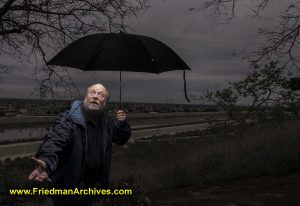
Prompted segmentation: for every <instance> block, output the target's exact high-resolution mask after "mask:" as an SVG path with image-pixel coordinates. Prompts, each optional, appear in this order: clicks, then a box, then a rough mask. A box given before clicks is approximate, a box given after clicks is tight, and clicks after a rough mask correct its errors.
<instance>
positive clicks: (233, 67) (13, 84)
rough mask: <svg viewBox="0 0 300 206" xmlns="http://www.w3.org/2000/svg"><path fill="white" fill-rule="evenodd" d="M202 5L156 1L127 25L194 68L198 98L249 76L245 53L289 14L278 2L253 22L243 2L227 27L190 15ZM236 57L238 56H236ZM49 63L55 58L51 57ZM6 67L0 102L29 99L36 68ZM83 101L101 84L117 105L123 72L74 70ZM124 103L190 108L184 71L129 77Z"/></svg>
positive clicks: (191, 75)
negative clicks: (8, 70) (261, 33)
mask: <svg viewBox="0 0 300 206" xmlns="http://www.w3.org/2000/svg"><path fill="white" fill-rule="evenodd" d="M199 2H201V1H198V0H189V1H181V0H164V1H162V0H153V1H150V4H151V8H150V9H149V10H148V11H146V12H145V13H144V14H143V15H141V16H140V17H139V18H138V19H133V18H131V19H128V20H127V23H128V24H130V25H131V28H132V30H131V31H130V32H131V33H137V34H142V35H146V36H151V37H153V38H157V39H158V40H160V41H162V42H164V43H166V44H167V45H168V46H169V47H171V48H172V49H173V50H174V51H175V52H176V53H177V54H178V55H180V56H181V57H182V58H183V59H184V60H185V61H186V63H187V64H188V65H189V66H190V67H191V68H192V71H188V72H187V76H186V77H187V83H188V90H189V92H191V93H193V92H194V93H195V92H196V93H197V92H199V91H202V90H205V89H216V88H220V87H223V86H224V85H225V84H226V82H227V81H232V80H234V79H237V78H239V77H240V76H241V75H242V74H245V73H247V71H248V66H249V64H248V62H247V61H245V60H242V59H241V55H237V56H236V54H239V52H240V51H244V50H248V51H251V50H255V49H256V48H257V47H258V45H259V42H260V41H261V40H262V37H260V36H258V35H257V29H258V28H259V27H267V26H272V25H274V23H275V22H274V21H271V20H270V19H272V18H271V17H274V14H275V13H278V11H279V9H282V8H284V7H283V6H284V5H285V4H286V2H283V1H281V2H274V3H273V6H271V7H270V8H268V9H267V10H265V11H264V14H265V15H266V16H267V17H269V19H268V18H261V19H256V20H255V19H253V20H251V19H250V18H249V9H248V8H247V7H246V6H245V4H247V3H248V4H251V2H253V1H243V3H240V4H238V5H237V7H238V9H239V10H238V13H237V15H238V19H236V20H234V21H232V22H231V23H230V24H227V25H223V24H220V23H221V22H222V18H220V17H212V16H209V15H208V13H209V12H208V11H193V12H191V11H189V8H191V7H199V6H200V3H199ZM233 54H234V55H233ZM49 58H50V57H49ZM0 60H1V62H2V63H9V64H11V65H13V66H14V67H15V69H14V71H13V74H6V75H2V80H1V88H0V90H1V91H0V97H23V98H28V97H30V94H31V92H32V90H33V88H34V86H35V84H34V83H35V82H34V68H30V67H27V68H25V67H24V66H22V65H19V64H18V63H16V62H15V61H12V60H11V59H8V58H7V57H1V58H0ZM69 73H70V74H71V76H72V78H73V79H74V82H75V83H76V85H77V87H78V88H79V90H80V93H81V95H83V94H84V92H85V89H86V87H87V86H89V85H90V84H92V83H96V82H102V83H103V84H105V85H106V86H107V87H108V88H109V90H110V93H111V98H112V100H113V101H117V100H118V97H119V96H118V95H119V73H118V72H82V71H79V70H76V69H69ZM122 89H123V90H122V91H123V100H124V101H137V102H173V103H183V102H185V99H184V93H183V80H182V71H172V72H166V73H162V74H160V75H155V74H142V73H129V72H128V73H124V74H123V82H122Z"/></svg>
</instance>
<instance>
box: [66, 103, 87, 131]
mask: <svg viewBox="0 0 300 206" xmlns="http://www.w3.org/2000/svg"><path fill="white" fill-rule="evenodd" d="M82 103H83V101H82V100H75V101H74V102H72V104H71V109H70V112H69V117H70V119H71V120H73V121H74V122H75V123H77V124H81V125H83V126H84V127H85V121H84V117H83V115H82V113H81V108H80V106H81V104H82Z"/></svg>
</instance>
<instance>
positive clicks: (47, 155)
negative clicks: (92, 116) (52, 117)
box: [35, 112, 72, 175]
mask: <svg viewBox="0 0 300 206" xmlns="http://www.w3.org/2000/svg"><path fill="white" fill-rule="evenodd" d="M71 132H72V123H71V120H70V119H69V118H68V117H67V113H66V112H65V113H64V114H63V115H62V116H61V117H59V118H58V119H57V120H56V121H55V123H54V125H53V127H52V128H51V129H50V131H49V132H48V133H47V134H46V136H45V140H44V142H43V143H42V144H41V146H40V147H39V149H38V151H37V153H36V155H35V157H36V158H38V159H40V160H43V161H44V162H45V163H46V164H47V170H48V173H49V174H50V175H51V174H52V173H53V172H54V171H55V170H56V168H57V164H58V161H59V159H60V157H61V154H62V153H63V151H64V149H65V148H66V146H67V145H68V143H69V142H70V140H71Z"/></svg>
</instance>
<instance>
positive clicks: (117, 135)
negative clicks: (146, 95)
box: [112, 117, 131, 145]
mask: <svg viewBox="0 0 300 206" xmlns="http://www.w3.org/2000/svg"><path fill="white" fill-rule="evenodd" d="M112 125H113V129H114V136H113V139H112V142H113V143H115V144H117V145H123V144H125V143H126V142H127V141H128V140H129V138H130V135H131V127H130V125H129V124H128V122H127V121H125V122H123V123H122V124H119V123H118V120H117V118H116V117H113V118H112Z"/></svg>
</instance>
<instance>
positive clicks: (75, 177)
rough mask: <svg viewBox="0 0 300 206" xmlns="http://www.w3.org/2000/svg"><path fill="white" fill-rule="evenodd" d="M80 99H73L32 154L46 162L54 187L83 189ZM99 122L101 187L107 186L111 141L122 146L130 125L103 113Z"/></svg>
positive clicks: (84, 161) (84, 153)
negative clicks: (120, 123)
mask: <svg viewBox="0 0 300 206" xmlns="http://www.w3.org/2000/svg"><path fill="white" fill-rule="evenodd" d="M81 104H82V101H78V100H77V101H74V102H73V103H72V106H71V109H70V111H66V112H64V113H63V114H62V116H61V117H59V118H58V119H57V120H56V121H55V123H54V125H53V127H52V128H51V129H50V131H49V132H48V133H47V135H46V137H45V140H44V142H43V143H42V144H41V146H40V148H39V149H38V152H37V153H36V155H35V157H36V158H38V159H40V160H43V161H44V162H46V164H47V169H48V173H49V175H50V178H51V179H52V180H53V183H54V184H55V187H58V188H70V189H71V188H84V187H85V186H86V185H85V178H86V168H87V149H88V148H87V145H88V144H87V141H88V139H87V133H86V125H85V119H84V117H83V115H82V113H81V109H80V105H81ZM101 124H102V127H101V128H102V138H103V144H102V146H103V149H102V170H101V174H100V175H99V177H100V179H99V181H100V183H101V185H102V187H108V183H109V172H110V162H111V150H112V143H115V144H118V145H122V144H125V143H126V142H127V140H128V139H129V138H130V134H131V128H130V126H129V124H128V123H127V122H124V123H123V124H122V125H119V124H118V121H117V119H116V117H114V116H113V115H111V114H109V113H107V112H106V111H105V112H103V114H102V115H101Z"/></svg>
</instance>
